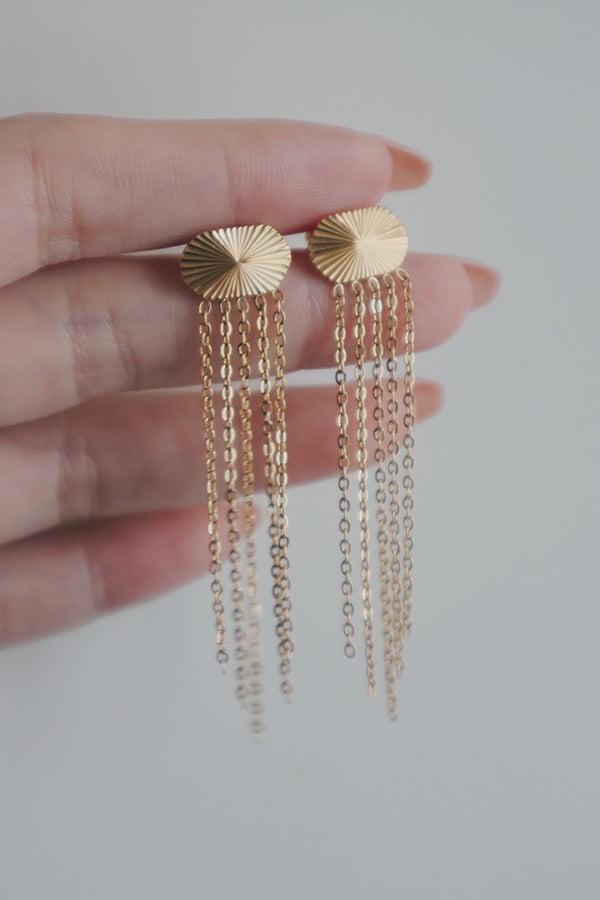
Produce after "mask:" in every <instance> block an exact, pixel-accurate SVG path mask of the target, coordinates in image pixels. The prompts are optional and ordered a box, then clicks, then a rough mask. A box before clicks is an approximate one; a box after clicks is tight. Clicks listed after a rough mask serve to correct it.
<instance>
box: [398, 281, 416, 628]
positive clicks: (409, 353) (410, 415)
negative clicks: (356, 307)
mask: <svg viewBox="0 0 600 900" xmlns="http://www.w3.org/2000/svg"><path fill="white" fill-rule="evenodd" d="M397 274H398V277H399V279H400V281H401V282H402V286H403V291H404V366H405V371H404V398H403V400H404V418H403V422H404V439H403V441H402V444H403V446H404V459H403V460H402V466H403V468H404V477H403V479H402V486H403V488H404V498H403V501H402V506H403V508H404V518H403V520H402V524H403V526H404V541H403V543H404V555H403V558H402V568H403V578H402V627H403V629H404V633H405V634H406V635H408V634H410V630H411V627H412V589H413V578H412V569H413V537H412V532H413V527H414V519H413V509H414V499H413V488H414V486H415V482H414V478H413V465H414V459H413V448H414V444H415V441H414V436H413V426H414V424H415V414H414V407H415V395H414V387H415V374H414V362H415V330H414V303H413V297H412V286H411V283H410V277H409V275H408V272H406V271H405V270H404V269H399V270H398V273H397Z"/></svg>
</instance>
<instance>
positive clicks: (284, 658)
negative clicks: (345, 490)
mask: <svg viewBox="0 0 600 900" xmlns="http://www.w3.org/2000/svg"><path fill="white" fill-rule="evenodd" d="M273 299H274V301H275V311H274V314H273V321H274V323H275V361H274V364H275V423H276V430H275V470H276V483H277V496H276V503H277V524H278V529H277V531H278V546H279V554H278V559H277V562H276V579H275V586H276V600H275V610H274V611H275V615H276V618H277V624H276V633H277V637H278V639H279V658H280V662H279V670H280V672H281V690H282V693H283V694H284V696H285V697H286V698H289V697H290V695H291V693H292V683H291V680H290V672H291V655H292V652H293V649H294V645H293V642H292V619H291V608H292V604H291V598H290V579H289V575H288V568H289V560H288V555H287V551H288V544H289V539H288V535H287V528H288V518H287V511H286V508H287V482H288V474H287V463H288V451H287V426H286V418H285V408H286V403H285V375H284V372H285V353H284V348H285V335H284V333H283V326H284V323H285V312H284V309H283V303H284V297H283V294H282V293H281V291H273Z"/></svg>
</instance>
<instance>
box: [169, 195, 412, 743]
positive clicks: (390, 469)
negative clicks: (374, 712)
mask: <svg viewBox="0 0 600 900" xmlns="http://www.w3.org/2000/svg"><path fill="white" fill-rule="evenodd" d="M407 247H408V239H407V235H406V229H405V228H404V226H403V225H402V224H401V223H400V222H399V221H398V219H397V218H396V217H395V216H394V215H393V214H392V213H391V212H389V210H387V209H384V208H383V207H381V206H375V207H369V208H367V209H359V210H353V211H349V212H340V213H336V214H334V215H331V216H327V217H326V218H325V219H323V220H322V221H321V222H319V224H318V225H317V226H316V228H315V229H314V231H313V232H312V233H311V234H310V235H308V251H309V255H310V258H311V259H312V261H313V263H314V265H315V266H316V267H317V269H318V270H319V271H320V272H321V273H322V274H323V275H325V276H326V277H327V278H328V279H329V280H330V281H332V282H333V283H334V286H333V291H332V301H333V303H334V304H335V322H336V324H335V334H334V340H335V358H336V376H335V377H336V384H337V419H336V421H337V427H338V439H337V446H338V470H339V474H338V487H339V514H340V520H339V529H340V536H341V537H340V553H341V574H342V586H341V590H342V598H343V606H342V612H343V619H344V624H343V634H344V652H345V654H346V656H348V657H354V656H355V655H356V645H355V635H356V626H355V624H354V612H355V610H354V601H353V596H354V584H353V578H352V574H353V560H352V557H353V554H352V545H351V531H352V526H351V516H350V512H351V498H350V477H349V473H350V470H351V468H352V460H351V453H350V436H351V431H352V430H353V429H351V427H350V415H349V387H350V386H349V383H348V378H347V360H348V355H349V354H350V356H351V357H352V358H353V362H354V375H355V382H356V383H355V402H356V443H357V450H356V464H357V467H358V495H357V500H358V547H359V553H358V561H359V570H360V577H359V579H357V580H359V583H360V597H361V602H362V618H363V631H364V646H365V658H366V671H367V688H368V692H369V694H371V695H373V694H375V690H376V678H375V641H374V636H373V632H374V603H373V599H374V591H373V585H372V581H373V579H372V576H371V568H372V564H371V551H370V536H369V503H368V482H369V478H368V469H367V464H368V459H369V452H370V451H369V444H370V445H371V446H374V450H373V456H374V462H375V484H376V489H375V521H376V525H377V547H378V549H377V568H378V575H379V578H378V584H379V596H380V599H379V602H380V608H381V620H382V630H383V659H384V668H385V683H386V695H387V707H388V713H389V715H390V717H391V718H395V717H396V680H397V678H398V677H400V675H401V674H402V670H403V668H404V652H403V648H404V641H405V638H406V637H407V635H408V634H409V632H410V627H411V601H412V567H413V562H412V549H413V539H412V531H413V494H412V491H413V486H414V481H413V452H412V451H413V443H414V441H413V425H414V372H413V364H414V325H413V298H412V289H411V282H410V278H409V275H408V273H407V272H406V271H405V270H404V269H402V268H400V267H401V265H402V262H403V260H404V257H405V255H406V251H407ZM290 262H291V252H290V248H289V246H288V244H287V243H286V241H285V240H284V239H283V237H282V236H281V235H280V234H279V233H278V232H277V231H275V229H274V228H271V227H270V226H268V225H258V226H242V227H233V228H220V229H218V230H216V231H210V232H204V233H203V234H199V235H197V236H196V237H194V238H193V239H192V240H191V241H190V243H189V244H187V246H186V247H185V249H184V251H183V253H182V255H181V259H180V266H181V274H182V277H183V279H184V281H185V282H186V284H187V285H189V287H191V288H192V290H194V291H195V292H196V293H197V294H199V295H200V298H201V299H200V306H199V312H200V355H201V362H202V404H203V420H204V438H205V451H206V452H205V458H206V484H207V496H208V542H209V551H210V560H211V561H210V572H211V576H212V594H213V610H214V615H215V624H216V641H217V661H218V662H219V663H220V665H221V666H222V667H223V668H225V666H226V664H227V662H228V659H229V655H230V654H231V649H228V646H227V645H226V636H225V632H226V627H225V593H226V592H225V586H224V576H223V558H222V550H221V544H220V539H219V530H218V504H219V498H220V497H221V496H222V493H223V490H222V487H221V485H222V484H223V485H224V492H225V502H226V507H227V523H228V544H229V548H228V553H227V556H228V558H229V569H230V580H231V600H232V602H231V605H232V610H233V653H234V657H235V669H236V690H237V695H238V697H239V699H240V700H241V701H242V703H244V704H245V705H246V706H247V708H248V711H249V715H250V727H251V730H252V732H253V733H255V734H256V735H259V734H260V733H261V732H262V729H263V691H262V663H261V635H260V631H261V629H260V617H261V604H260V601H259V593H258V585H257V578H256V553H255V542H254V525H255V514H254V489H255V468H256V461H255V458H254V457H255V454H254V449H253V448H254V444H253V428H252V408H251V400H252V397H251V386H250V381H251V378H252V377H253V376H256V375H257V376H258V378H259V379H260V414H261V420H262V424H261V430H262V453H263V464H264V475H265V482H266V491H267V499H268V529H269V537H270V554H271V561H272V563H271V574H272V586H271V592H272V598H273V609H274V613H275V620H276V623H275V630H276V635H277V641H278V650H279V667H280V674H281V689H282V692H283V694H284V695H285V696H286V697H289V696H290V694H291V692H292V684H291V656H292V651H293V641H292V619H291V598H290V593H291V587H290V577H289V559H288V544H289V541H288V535H287V528H288V519H287V482H288V474H287V460H288V447H287V429H286V400H285V390H284V387H285V376H284V371H285V334H284V324H285V311H284V306H285V300H284V296H283V294H282V292H281V291H280V289H279V285H280V283H281V281H282V279H283V276H284V275H285V273H286V271H287V269H288V267H289V265H290ZM398 288H400V293H401V297H402V306H403V309H402V312H401V314H400V315H399V312H400V311H399V308H398V307H399V300H398ZM350 304H351V305H352V308H351V314H352V318H353V320H354V325H353V328H352V331H351V334H350V335H348V334H347V331H348V329H347V312H348V307H349V305H350ZM400 320H402V329H403V336H402V338H401V336H400ZM234 323H236V327H235V329H234ZM234 331H237V335H234ZM368 332H370V337H369V336H368ZM217 343H220V349H219V354H218V356H217V351H216V350H215V345H216V344H217ZM253 349H254V350H255V351H256V350H258V367H257V371H253V369H252V366H251V361H250V360H251V356H252V355H253ZM399 353H402V354H403V357H404V372H403V374H402V376H400V375H399V373H398V361H397V357H398V355H399ZM370 355H372V358H373V369H372V387H371V389H370V391H369V390H368V388H367V365H368V358H369V356H370ZM219 376H220V377H219ZM219 381H220V383H221V384H222V387H221V400H222V408H221V410H220V411H219V415H217V411H216V408H215V382H219ZM234 381H235V382H236V383H237V392H236V391H234ZM369 394H370V399H369ZM369 407H370V408H371V409H370V412H369ZM220 417H222V421H223V427H222V435H221V434H220V435H218V434H217V426H216V422H217V421H218V419H219V418H220ZM369 419H371V420H372V422H373V426H372V430H370V428H369V424H368V423H369ZM219 440H222V442H223V444H224V451H223V459H222V462H219V458H218V457H219V453H218V452H217V443H218V441H219ZM401 447H402V450H401Z"/></svg>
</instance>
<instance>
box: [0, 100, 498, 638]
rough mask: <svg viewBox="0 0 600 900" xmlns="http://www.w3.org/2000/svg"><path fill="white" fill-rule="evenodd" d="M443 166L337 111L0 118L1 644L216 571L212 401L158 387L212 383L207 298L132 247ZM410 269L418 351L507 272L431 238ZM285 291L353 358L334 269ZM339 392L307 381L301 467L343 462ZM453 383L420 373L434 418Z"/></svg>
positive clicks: (298, 217)
mask: <svg viewBox="0 0 600 900" xmlns="http://www.w3.org/2000/svg"><path fill="white" fill-rule="evenodd" d="M428 173H429V166H428V163H427V162H426V161H425V160H423V159H422V158H421V157H420V156H418V155H416V154H414V153H412V152H410V151H408V150H406V149H404V148H402V147H400V146H399V145H397V144H395V143H392V142H388V141H386V140H384V139H382V138H378V137H373V136H370V135H364V134H359V133H356V132H352V131H346V130H343V129H339V128H332V127H328V126H321V125H311V124H304V123H294V122H269V121H264V122H244V121H242V122H228V121H223V122H219V121H215V122H208V121H206V122H134V121H125V120H117V119H105V118H90V117H83V116H78V117H70V116H47V115H41V116H22V117H17V118H11V119H5V120H3V121H0V188H1V197H2V205H1V209H0V322H1V327H0V373H1V380H0V544H1V545H2V546H1V547H0V642H2V643H9V642H13V641H17V640H21V639H25V638H29V637H32V636H35V635H39V634H42V633H45V632H48V631H53V630H56V629H60V628H66V627H68V626H71V625H74V624H76V623H79V622H82V621H85V620H87V619H90V618H91V617H93V616H95V615H97V614H99V613H100V612H103V611H104V610H107V609H112V608H114V607H117V606H121V605H123V604H126V603H131V602H133V601H135V600H139V599H142V598H145V597H148V596H150V595H152V594H157V593H160V592H163V591H165V590H167V589H169V588H172V587H175V586H176V585H178V584H181V583H182V582H184V581H186V580H189V579H191V578H193V577H195V576H197V575H200V574H201V573H202V572H204V571H205V570H206V568H207V563H208V559H207V552H206V549H205V547H206V538H205V534H206V508H205V506H204V502H205V487H204V484H203V480H204V466H203V464H202V453H203V436H202V418H201V403H200V401H199V396H198V393H197V392H191V391H188V392H168V393H166V392H163V391H161V390H158V389H161V388H177V387H182V386H191V385H197V384H198V378H199V372H200V364H199V357H198V343H199V338H198V320H197V298H196V297H195V296H194V295H193V294H192V293H191V292H190V291H189V289H188V288H186V287H185V286H184V285H183V283H182V282H181V279H180V276H179V266H178V260H177V257H176V256H175V255H173V254H170V255H166V254H163V255H156V254H152V255H146V256H141V255H134V256H132V255H129V256H124V255H123V254H129V253H131V252H132V251H144V250H146V251H147V250H154V249H157V248H161V247H169V246H174V245H177V244H181V243H185V242H186V241H188V240H189V239H190V238H191V237H192V236H193V235H194V234H196V233H197V232H200V231H204V230H207V229H212V228H218V227H222V226H227V225H235V224H260V223H268V224H270V225H273V226H274V227H275V228H277V229H278V230H279V231H281V232H283V233H292V232H298V231H303V230H305V229H307V228H310V227H311V226H313V225H314V224H315V223H316V222H317V221H318V220H319V219H321V218H322V217H323V216H325V215H327V214H329V213H332V212H336V211H338V210H343V209H352V208H356V207H360V206H370V205H373V204H375V203H377V202H378V201H379V200H380V198H381V197H382V195H383V194H384V193H385V192H386V191H388V190H399V189H404V188H412V187H417V186H418V185H420V184H422V183H423V182H424V181H425V180H426V179H427V177H428ZM406 268H407V269H408V271H409V272H410V274H411V277H412V280H413V285H414V297H415V307H416V308H415V329H416V339H417V351H418V350H424V349H426V348H427V347H432V346H435V345H436V344H438V343H440V342H441V341H443V340H445V339H446V338H448V337H449V336H450V335H451V334H452V333H453V332H454V331H455V330H456V329H457V328H458V326H459V325H460V323H461V322H462V320H463V318H464V317H465V315H466V314H467V312H468V311H469V310H470V309H472V308H473V307H475V306H479V305H481V304H482V303H485V302H486V301H487V300H488V299H490V297H491V296H492V294H493V292H494V289H495V285H496V276H495V275H494V273H493V272H491V271H490V270H488V269H485V268H483V267H480V266H477V265H474V264H472V263H465V262H461V261H459V260H456V259H452V258H449V257H443V256H435V255H425V254H412V255H410V256H409V257H408V259H407V261H406ZM283 289H284V291H285V294H286V312H287V328H286V331H287V343H286V357H287V362H288V368H289V370H290V371H291V370H299V369H307V368H311V367H323V366H333V364H334V359H333V353H334V342H333V330H334V320H333V306H332V303H331V299H330V286H329V284H328V283H327V282H325V281H324V280H323V279H322V278H321V277H320V276H319V275H318V274H317V273H316V271H315V270H314V269H313V268H312V266H311V265H310V263H309V262H308V261H307V258H306V254H305V253H304V252H295V253H294V259H293V263H292V267H291V269H290V271H289V273H288V275H287V277H286V279H285V281H284V283H283ZM334 395H335V388H334V386H332V388H331V389H325V388H314V387H311V388H301V387H295V388H290V389H289V391H288V395H287V400H288V428H289V446H290V451H291V452H290V479H291V482H292V483H293V482H300V481H306V480H309V479H315V478H320V477H323V476H326V475H329V474H332V473H333V472H334V471H335V468H336V462H337V455H336V454H337V447H336V438H335V429H336V425H335V415H332V414H331V410H332V409H335V397H334ZM440 397H441V395H440V391H439V389H438V387H437V386H436V385H434V384H431V383H417V386H416V409H417V415H418V416H419V417H421V418H423V417H424V416H427V415H431V414H432V413H433V412H435V411H436V410H437V409H438V408H439V405H440V402H441V400H440ZM303 447H306V448H310V452H309V451H308V449H307V452H303ZM315 448H317V449H318V452H317V453H315ZM258 452H260V449H259V450H258Z"/></svg>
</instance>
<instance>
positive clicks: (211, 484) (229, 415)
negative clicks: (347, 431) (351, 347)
mask: <svg viewBox="0 0 600 900" xmlns="http://www.w3.org/2000/svg"><path fill="white" fill-rule="evenodd" d="M290 261H291V252H290V248H289V246H288V244H287V243H286V241H285V240H284V239H283V237H282V236H281V235H280V234H279V232H277V231H275V229H274V228H271V227H270V226H269V225H251V226H243V227H236V228H220V229H218V230H216V231H209V232H204V233H203V234H199V235H197V236H196V237H194V238H193V239H192V240H191V241H190V242H189V244H187V246H186V247H185V248H184V250H183V253H182V255H181V259H180V268H181V275H182V277H183V280H184V281H185V283H186V284H187V285H188V286H189V287H191V288H192V290H193V291H194V292H195V293H196V294H199V295H200V297H201V300H200V306H199V313H200V356H201V360H202V401H203V420H204V439H205V448H206V484H207V496H208V518H209V522H208V538H209V551H210V560H211V561H210V572H211V575H212V593H213V610H214V615H215V625H216V641H217V661H218V663H219V664H220V665H221V666H222V668H223V669H225V667H226V664H227V661H228V656H229V652H230V651H229V650H228V647H227V642H226V625H225V587H224V580H223V572H222V569H223V564H222V557H221V546H220V541H219V533H218V515H217V513H218V510H217V504H218V497H219V478H220V474H221V470H222V478H223V480H224V483H225V499H226V504H227V522H228V543H229V553H228V557H229V567H230V578H231V588H232V590H231V594H232V608H233V642H234V654H235V662H236V692H237V695H238V698H239V699H240V701H241V702H242V703H243V704H244V705H247V707H248V711H249V714H250V728H251V731H252V732H253V733H254V734H255V735H256V736H259V735H260V734H261V733H262V731H263V688H262V661H261V656H262V647H261V634H260V614H261V607H260V603H259V599H258V592H257V583H256V557H255V543H254V525H255V512H254V483H255V460H254V453H253V436H252V412H251V406H250V402H251V388H250V379H251V378H252V374H253V373H252V367H251V355H252V350H253V348H255V349H257V350H258V371H257V373H256V374H257V375H258V377H259V378H260V393H261V404H260V410H261V414H262V435H263V440H262V446H263V455H264V473H265V480H266V488H267V497H268V522H269V535H270V539H271V549H270V553H271V558H272V565H271V572H272V575H273V585H272V594H273V598H274V601H275V602H274V612H275V617H276V634H277V639H278V649H279V666H280V672H281V679H282V680H281V689H282V691H283V693H284V695H285V696H286V697H289V695H290V694H291V691H292V686H291V680H290V669H291V666H290V657H291V653H292V650H293V644H292V638H291V633H292V620H291V600H290V580H289V575H288V537H287V524H288V522H287V512H286V506H287V480H288V475H287V431H286V419H285V394H284V387H285V381H284V367H285V355H284V350H285V336H284V332H283V325H284V322H285V313H284V296H283V294H282V293H281V291H280V290H279V289H278V288H279V285H280V283H281V280H282V279H283V276H284V275H285V273H286V272H287V269H288V267H289V265H290ZM234 322H237V326H236V327H234ZM235 331H237V334H238V337H237V338H235V337H234V332H235ZM269 335H271V337H270V336H269ZM213 338H216V339H217V340H219V338H220V351H219V358H217V352H216V351H215V346H214V344H215V343H216V341H213ZM271 346H272V347H273V352H270V347H271ZM236 360H238V361H239V365H238V367H237V371H236V366H235V361H236ZM272 370H273V372H274V376H273V377H272V376H271V371H272ZM219 372H220V376H221V382H222V388H221V397H222V412H221V415H222V418H223V423H224V424H223V442H224V446H225V449H224V457H223V465H222V467H220V466H219V461H218V459H217V451H216V442H217V429H216V425H215V419H216V418H218V417H216V416H215V407H214V392H215V388H214V375H215V373H219ZM234 380H237V381H239V387H238V390H237V394H236V392H235V391H234ZM273 388H274V390H273ZM238 459H239V465H238Z"/></svg>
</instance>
